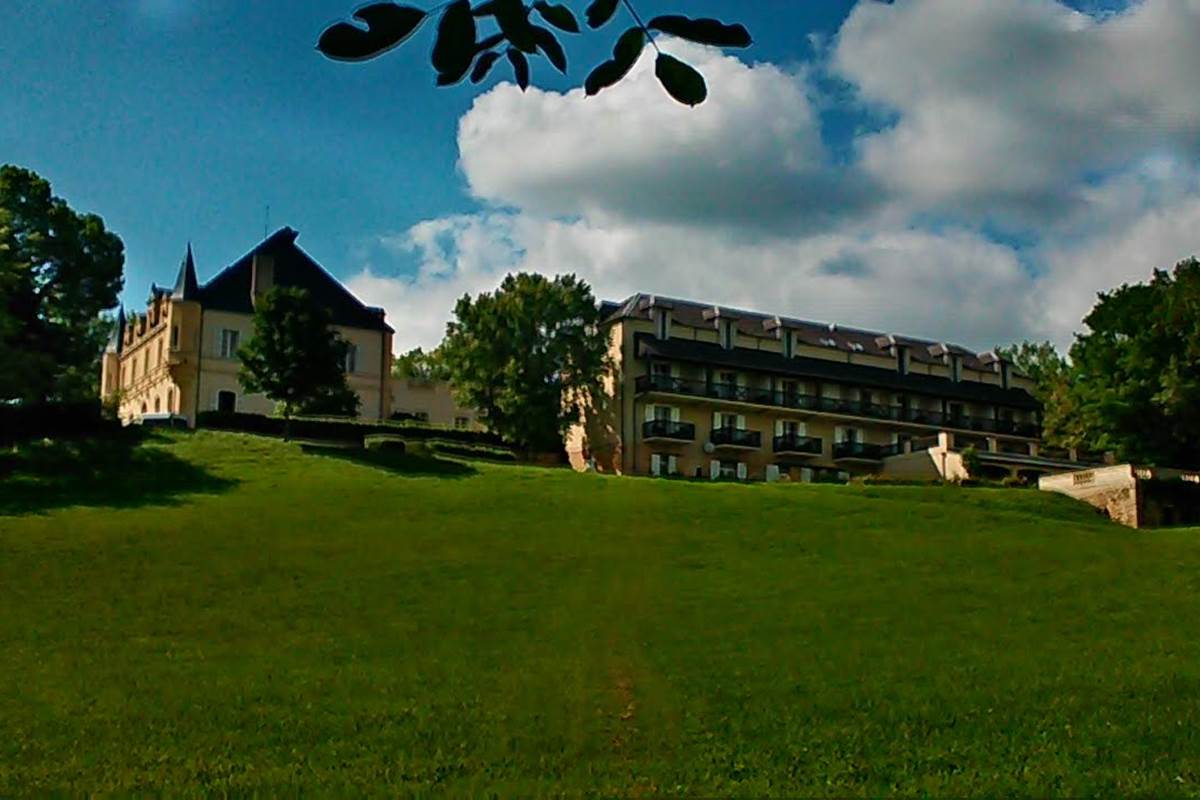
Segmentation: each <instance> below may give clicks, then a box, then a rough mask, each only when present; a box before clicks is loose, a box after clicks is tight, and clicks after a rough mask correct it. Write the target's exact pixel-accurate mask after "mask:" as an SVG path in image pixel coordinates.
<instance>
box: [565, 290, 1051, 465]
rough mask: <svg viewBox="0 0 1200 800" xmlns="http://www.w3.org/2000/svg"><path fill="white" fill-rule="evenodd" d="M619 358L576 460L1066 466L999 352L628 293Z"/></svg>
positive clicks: (580, 434) (613, 310) (618, 322)
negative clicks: (970, 457) (1046, 446)
mask: <svg viewBox="0 0 1200 800" xmlns="http://www.w3.org/2000/svg"><path fill="white" fill-rule="evenodd" d="M606 313H607V316H606V321H605V323H604V325H605V328H606V329H607V330H608V332H609V335H610V342H611V350H610V355H611V360H612V362H613V365H614V368H613V371H612V374H611V375H609V376H608V377H607V378H606V379H605V383H604V390H603V391H602V392H601V393H600V394H599V395H598V396H596V397H594V398H591V401H590V406H589V408H588V411H587V413H585V415H584V418H583V419H582V420H581V423H580V424H579V425H578V426H576V427H575V428H574V429H573V430H572V431H571V432H570V434H569V436H568V439H567V443H566V445H567V452H568V456H569V457H570V459H571V462H572V464H573V465H574V466H576V467H577V468H581V469H583V468H588V469H592V468H594V469H597V470H600V471H603V472H615V473H624V474H635V475H676V476H680V477H689V478H697V477H699V478H721V479H733V480H781V479H791V480H804V481H808V480H814V479H821V478H830V479H846V478H848V477H851V476H853V475H861V474H882V475H892V476H894V477H897V478H912V479H938V478H941V479H948V480H957V479H961V478H963V477H966V467H965V466H964V461H963V453H964V452H965V451H967V450H968V449H972V450H974V451H975V452H977V453H979V454H980V455H981V459H980V463H982V464H984V465H985V468H986V470H987V471H989V473H991V474H1000V473H1005V474H1011V475H1018V474H1020V475H1026V474H1028V475H1031V476H1032V475H1037V474H1042V473H1044V472H1050V471H1061V470H1062V469H1065V468H1069V467H1070V466H1071V465H1070V459H1069V458H1067V457H1066V454H1062V457H1059V455H1058V454H1055V455H1054V456H1053V457H1051V456H1049V455H1048V454H1047V453H1045V452H1042V451H1041V445H1040V432H1041V431H1040V424H1039V419H1040V408H1039V406H1038V404H1037V402H1036V400H1035V399H1034V398H1033V397H1032V395H1031V393H1030V390H1031V389H1032V388H1033V386H1032V382H1031V381H1030V380H1029V379H1028V378H1027V377H1025V376H1023V375H1020V374H1018V373H1017V372H1016V371H1015V370H1013V369H1012V367H1011V366H1010V365H1009V364H1007V363H1006V362H1004V361H1003V360H1002V359H1000V358H999V357H997V356H996V355H995V354H993V353H985V354H977V353H973V352H971V351H969V350H967V349H965V348H961V347H957V346H954V345H950V344H945V343H935V342H929V341H924V340H918V339H913V338H911V337H902V336H895V335H888V334H879V333H873V332H869V331H862V330H858V329H846V328H841V327H839V326H836V325H818V324H815V323H810V322H803V321H799V320H789V319H784V318H780V317H776V316H768V315H764V314H758V313H754V312H745V311H738V310H731V309H722V308H717V307H710V306H703V305H700V304H697V303H691V302H688V301H681V300H668V299H664V298H656V297H652V296H648V295H635V296H634V297H632V298H630V299H629V300H626V301H625V302H623V303H620V304H610V305H609V306H608V308H607V309H606Z"/></svg>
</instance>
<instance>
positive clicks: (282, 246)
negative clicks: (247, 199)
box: [199, 228, 392, 333]
mask: <svg viewBox="0 0 1200 800" xmlns="http://www.w3.org/2000/svg"><path fill="white" fill-rule="evenodd" d="M299 235H300V234H299V233H297V232H296V231H294V230H292V229H291V228H281V229H280V230H278V231H276V232H275V233H273V234H271V235H270V236H269V237H267V238H266V239H264V240H263V241H262V242H261V243H260V244H258V245H257V246H256V247H255V248H254V249H253V250H251V251H250V252H249V253H247V254H246V255H244V256H242V257H241V258H240V259H238V260H237V261H235V262H234V263H233V264H231V265H230V266H228V267H226V268H225V269H223V270H221V272H219V273H217V275H216V276H214V277H213V278H212V279H211V280H210V281H209V282H208V283H206V284H204V285H203V286H202V287H200V289H199V300H200V303H201V305H203V306H204V308H205V309H210V310H214V311H231V312H234V313H237V314H253V313H254V305H253V303H252V298H251V294H252V292H251V282H252V278H253V275H252V273H253V264H254V256H255V255H256V254H258V253H263V254H268V255H271V256H273V257H274V261H275V263H274V283H275V285H276V286H294V287H299V288H302V289H307V290H308V291H309V292H310V293H311V294H312V296H313V297H314V298H315V299H316V300H317V301H318V302H319V303H321V304H322V305H323V306H325V307H326V308H328V309H329V310H330V313H331V314H332V315H333V324H335V325H344V326H346V327H348V328H364V329H367V330H374V331H386V332H388V333H391V332H392V328H391V327H390V326H389V325H388V324H387V322H385V321H384V317H383V312H382V311H381V310H379V309H372V308H369V307H367V306H365V305H363V303H362V302H361V301H360V300H359V299H358V298H357V297H355V296H354V295H352V294H350V292H349V291H348V290H347V289H346V287H344V286H342V284H341V282H340V281H338V279H337V278H335V277H333V276H332V275H330V274H329V273H328V272H326V271H325V269H324V267H322V266H321V265H320V264H318V263H317V262H316V261H314V260H313V259H312V257H311V256H309V255H308V253H305V252H304V251H303V250H301V249H300V247H299V246H298V245H297V244H296V238H297V237H298V236H299Z"/></svg>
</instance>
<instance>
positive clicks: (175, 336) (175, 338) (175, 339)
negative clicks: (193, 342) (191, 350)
mask: <svg viewBox="0 0 1200 800" xmlns="http://www.w3.org/2000/svg"><path fill="white" fill-rule="evenodd" d="M171 349H172V350H178V349H179V326H178V325H172V326H171Z"/></svg>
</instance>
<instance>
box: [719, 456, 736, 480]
mask: <svg viewBox="0 0 1200 800" xmlns="http://www.w3.org/2000/svg"><path fill="white" fill-rule="evenodd" d="M720 474H721V477H722V478H724V479H725V480H736V479H737V477H738V462H736V461H722V462H721V473H720Z"/></svg>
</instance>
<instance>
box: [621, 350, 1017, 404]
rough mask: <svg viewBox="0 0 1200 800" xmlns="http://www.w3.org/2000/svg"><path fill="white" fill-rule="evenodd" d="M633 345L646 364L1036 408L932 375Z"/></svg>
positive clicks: (975, 384) (1004, 393) (1008, 393)
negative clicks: (726, 369) (666, 362)
mask: <svg viewBox="0 0 1200 800" xmlns="http://www.w3.org/2000/svg"><path fill="white" fill-rule="evenodd" d="M635 341H636V342H637V352H638V354H639V355H641V356H649V357H651V358H663V359H668V360H671V361H686V362H690V363H695V364H705V365H711V366H716V367H731V368H736V369H750V370H757V371H761V372H769V373H774V374H776V375H786V376H795V377H797V378H810V379H816V380H827V381H838V382H842V383H853V384H857V385H860V386H868V387H871V388H876V389H888V390H892V391H901V392H914V393H918V394H927V395H933V396H937V397H946V398H949V399H954V400H969V401H972V402H976V403H990V404H995V405H1003V406H1011V407H1014V408H1024V409H1036V408H1038V407H1039V405H1038V402H1037V400H1035V399H1034V398H1033V397H1032V396H1031V395H1030V394H1029V393H1028V392H1026V391H1025V390H1024V389H1005V388H1004V387H1002V386H997V385H996V384H992V383H982V382H980V381H959V382H955V381H952V380H950V379H949V378H942V377H939V376H936V375H919V374H914V373H909V374H907V375H901V374H900V373H899V372H893V371H892V370H887V369H880V368H879V367H871V366H867V365H865V364H850V363H847V362H843V361H830V360H828V359H824V358H808V357H805V356H796V357H794V358H787V357H786V356H784V355H783V354H781V353H773V352H771V351H769V350H751V349H748V348H736V349H733V350H726V349H725V348H723V347H721V345H719V344H716V343H715V342H698V341H694V340H691V339H666V340H660V339H655V338H654V337H653V336H650V335H649V334H645V333H642V334H638V335H637V337H636V339H635Z"/></svg>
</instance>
